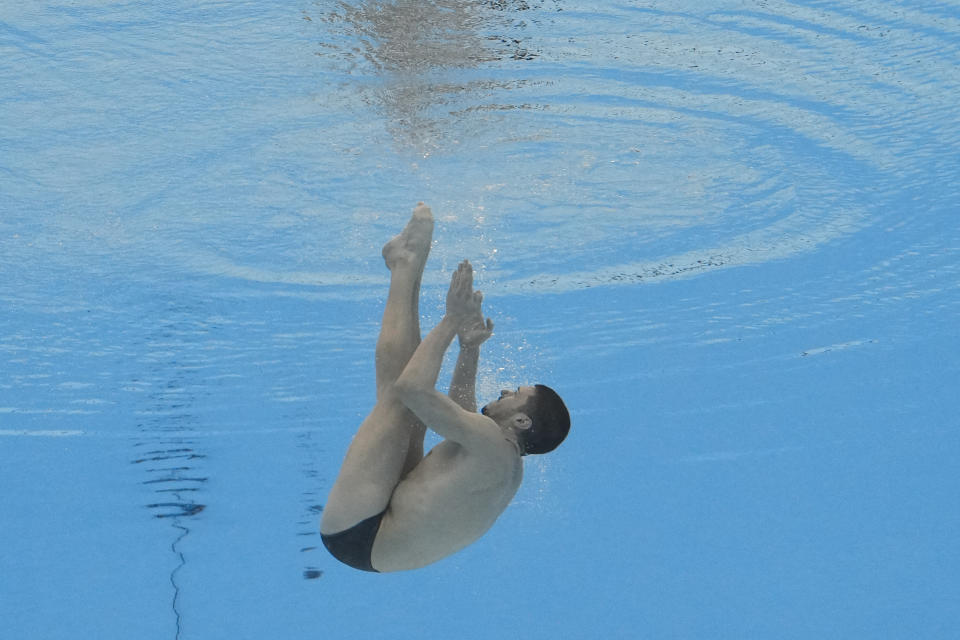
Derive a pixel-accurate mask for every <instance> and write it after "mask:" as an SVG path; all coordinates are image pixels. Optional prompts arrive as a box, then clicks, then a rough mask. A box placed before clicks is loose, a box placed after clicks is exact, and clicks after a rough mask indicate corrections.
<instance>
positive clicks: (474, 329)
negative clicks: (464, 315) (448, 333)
mask: <svg viewBox="0 0 960 640" xmlns="http://www.w3.org/2000/svg"><path fill="white" fill-rule="evenodd" d="M492 333H493V320H491V319H490V318H487V321H486V323H484V321H483V314H482V313H478V314H477V315H476V316H474V317H471V318H469V319H468V320H467V321H466V322H464V323H463V324H462V325H461V326H460V329H459V330H458V331H457V339H458V340H459V341H460V348H461V349H471V348H474V347H479V346H480V345H481V344H483V343H484V342H486V341H487V338H489V337H490V335H491V334H492Z"/></svg>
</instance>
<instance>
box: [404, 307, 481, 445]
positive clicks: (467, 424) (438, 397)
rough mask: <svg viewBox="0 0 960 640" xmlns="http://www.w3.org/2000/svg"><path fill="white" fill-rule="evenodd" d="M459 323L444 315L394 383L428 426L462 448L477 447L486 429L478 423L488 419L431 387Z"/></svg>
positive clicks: (410, 407) (406, 402)
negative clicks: (468, 410) (467, 409)
mask: <svg viewBox="0 0 960 640" xmlns="http://www.w3.org/2000/svg"><path fill="white" fill-rule="evenodd" d="M458 324H459V321H458V320H457V319H456V318H453V317H451V316H449V315H448V316H444V318H443V320H441V321H440V324H438V325H437V326H435V327H434V328H433V330H432V331H430V333H428V334H427V337H426V338H424V339H423V342H421V343H420V346H418V347H417V350H416V351H415V352H414V353H413V356H412V357H411V358H410V361H409V362H408V363H407V366H406V367H405V368H404V370H403V373H402V374H400V377H399V378H398V379H397V381H396V383H394V389H395V390H396V393H397V395H398V396H399V397H400V401H401V402H403V404H404V405H406V406H407V408H408V409H410V410H411V411H413V413H414V414H415V415H416V416H417V417H418V418H420V420H422V421H423V423H424V424H425V425H427V427H429V428H430V429H432V430H433V431H435V432H436V433H438V434H440V435H441V436H443V437H444V438H448V439H450V440H453V441H454V442H457V443H459V444H461V445H465V446H469V445H473V444H479V443H482V442H484V441H486V440H487V439H488V435H489V434H488V430H487V429H485V428H484V426H483V425H482V424H481V421H487V422H489V419H488V418H486V417H484V416H481V415H480V414H478V413H473V412H467V411H465V410H464V409H463V407H461V406H460V405H458V404H457V403H456V402H454V401H453V400H451V399H450V398H449V397H448V396H446V395H444V394H442V393H440V392H439V391H437V390H436V389H435V388H434V386H435V385H436V383H437V376H438V375H439V372H440V365H441V363H442V361H443V354H444V353H445V352H446V350H447V347H449V346H450V343H451V342H452V341H453V336H455V335H456V334H457V326H458Z"/></svg>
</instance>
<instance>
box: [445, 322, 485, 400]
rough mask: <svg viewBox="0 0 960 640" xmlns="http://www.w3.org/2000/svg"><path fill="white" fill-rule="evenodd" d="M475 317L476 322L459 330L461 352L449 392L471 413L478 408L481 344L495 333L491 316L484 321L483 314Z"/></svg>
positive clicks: (452, 398) (451, 396)
mask: <svg viewBox="0 0 960 640" xmlns="http://www.w3.org/2000/svg"><path fill="white" fill-rule="evenodd" d="M474 319H475V321H474V322H471V323H467V324H465V325H464V326H462V327H461V328H460V330H459V331H458V332H457V337H458V338H459V341H460V354H459V355H458V356H457V365H456V367H454V369H453V378H452V379H451V381H450V392H449V394H448V395H449V396H450V399H451V400H453V401H454V402H456V403H457V404H458V405H460V406H461V407H462V408H463V409H464V410H465V411H469V412H470V413H474V412H476V410H477V391H476V389H477V362H478V361H479V359H480V345H481V344H483V342H484V341H486V339H487V338H489V337H490V334H492V333H493V321H492V320H490V318H487V321H486V323H484V321H483V314H477V315H476V316H475V317H474Z"/></svg>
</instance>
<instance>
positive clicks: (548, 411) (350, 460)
mask: <svg viewBox="0 0 960 640" xmlns="http://www.w3.org/2000/svg"><path fill="white" fill-rule="evenodd" d="M432 235H433V215H432V213H431V212H430V208H429V207H427V206H426V205H424V204H423V203H422V202H421V203H419V204H418V206H417V207H416V209H414V211H413V216H412V217H411V219H410V221H409V222H408V223H407V226H406V227H405V228H404V230H403V231H402V232H401V233H400V235H398V236H396V237H394V238H393V239H392V240H390V241H389V242H388V243H387V244H386V245H385V246H384V248H383V258H384V261H385V262H386V264H387V267H388V268H389V269H390V292H389V294H388V296H387V303H386V308H385V310H384V313H383V323H382V326H381V329H380V336H379V339H378V340H377V348H376V358H375V361H376V380H377V402H376V405H375V406H374V407H373V410H372V411H371V412H370V414H369V415H368V416H367V417H366V418H365V419H364V421H363V422H362V423H361V425H360V428H359V430H358V431H357V434H356V436H354V438H353V441H352V443H351V444H350V447H349V449H348V450H347V455H346V459H345V460H344V462H343V466H342V467H341V468H340V473H339V475H338V476H337V480H336V482H335V483H334V485H333V488H332V490H331V491H330V496H329V498H328V500H327V504H326V506H325V507H324V511H323V519H322V521H321V524H320V533H321V537H322V539H323V543H324V545H325V546H326V547H327V549H328V550H329V551H330V553H332V554H333V555H334V556H335V557H336V558H337V559H338V560H340V561H341V562H344V563H345V564H347V565H349V566H351V567H354V568H356V569H362V570H364V571H374V572H388V571H402V570H406V569H417V568H420V567H423V566H426V565H428V564H431V563H433V562H436V561H437V560H440V559H441V558H445V557H446V556H448V555H450V554H452V553H455V552H456V551H459V550H460V549H462V548H464V547H466V546H467V545H469V544H470V543H472V542H474V541H475V540H477V539H478V538H479V537H480V536H482V535H483V534H484V533H485V532H486V531H487V530H488V529H489V528H490V527H491V526H492V525H493V523H494V521H496V519H497V517H498V516H499V515H500V514H501V513H502V512H503V510H504V509H506V507H507V505H508V504H509V503H510V500H511V499H512V498H513V496H514V494H515V493H516V492H517V489H518V488H519V486H520V481H521V479H522V477H523V464H522V461H521V457H522V456H524V455H527V454H530V453H547V452H549V451H552V450H553V449H555V448H556V447H557V446H558V445H559V444H560V443H561V442H562V441H563V439H564V438H565V437H566V436H567V432H568V431H569V430H570V415H569V413H568V412H567V409H566V407H565V406H564V404H563V401H562V400H561V399H560V397H559V396H558V395H557V394H556V392H554V391H553V390H552V389H550V388H549V387H545V386H543V385H537V386H534V387H520V388H518V389H517V390H516V391H507V390H505V391H503V392H502V393H501V394H500V398H499V399H498V400H495V401H494V402H491V403H490V404H488V405H487V406H485V407H483V409H482V411H481V413H477V412H476V410H477V405H476V395H475V394H476V391H475V389H476V375H477V361H478V358H479V354H480V345H481V344H482V343H483V342H484V341H486V339H487V338H489V337H490V335H491V334H492V333H493V322H492V321H491V320H490V319H489V318H488V319H487V320H486V322H484V319H483V313H482V310H481V304H482V300H483V296H482V295H481V293H480V292H479V291H474V290H473V268H472V267H471V266H470V263H469V262H467V261H463V262H462V263H460V265H459V266H458V267H457V270H456V271H455V272H454V274H453V277H452V279H451V282H450V289H449V290H448V292H447V299H446V313H445V315H444V316H443V319H442V320H441V321H440V323H439V324H438V325H437V326H436V327H434V328H433V330H432V331H430V333H429V334H427V337H426V338H424V339H423V341H422V342H421V340H420V319H419V298H420V280H421V278H422V275H423V269H424V265H425V264H426V261H427V255H428V254H429V252H430V241H431V237H432ZM454 336H457V337H458V339H459V343H460V353H459V355H458V357H457V364H456V367H455V369H454V372H453V377H452V380H451V383H450V390H449V394H448V395H444V394H442V393H440V392H439V391H437V389H436V384H437V377H438V375H439V373H440V367H441V365H442V362H443V357H444V354H445V353H446V351H447V348H448V347H449V346H450V343H451V342H452V341H453V337H454ZM428 427H429V428H430V429H432V430H433V431H435V432H436V433H438V434H439V435H440V436H442V437H443V438H444V440H443V442H441V443H440V444H438V445H437V446H435V447H434V448H433V449H432V450H431V451H430V452H429V453H428V454H427V455H426V456H424V455H423V440H424V435H425V433H426V429H427V428H428Z"/></svg>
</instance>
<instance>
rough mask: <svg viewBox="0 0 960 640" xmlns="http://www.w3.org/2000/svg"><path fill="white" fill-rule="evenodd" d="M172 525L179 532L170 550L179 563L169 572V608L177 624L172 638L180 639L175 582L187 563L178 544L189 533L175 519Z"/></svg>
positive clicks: (177, 587) (177, 595)
mask: <svg viewBox="0 0 960 640" xmlns="http://www.w3.org/2000/svg"><path fill="white" fill-rule="evenodd" d="M172 526H173V528H174V529H180V532H181V533H180V535H179V536H177V538H176V540H174V541H173V542H172V543H171V544H170V550H171V551H173V552H174V553H175V554H176V555H177V556H179V558H180V564H178V565H177V566H176V567H174V568H173V571H171V572H170V584H171V586H173V601H172V602H171V608H172V609H173V615H174V618H175V623H176V626H177V633H176V635H175V636H174V638H176V640H180V632H181V631H182V627H181V624H180V620H181V617H180V609H179V608H178V605H179V602H180V585H179V584H177V574H178V573H180V569H182V568H183V567H184V566H185V565H186V564H187V557H186V556H185V555H184V554H183V552H182V551H180V549H179V547H178V545H179V544H180V541H181V540H183V539H184V538H186V537H187V536H188V535H189V534H190V529H188V528H186V527H184V526H182V525H181V524H180V523H179V522H177V521H174V522H173V525H172Z"/></svg>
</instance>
